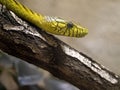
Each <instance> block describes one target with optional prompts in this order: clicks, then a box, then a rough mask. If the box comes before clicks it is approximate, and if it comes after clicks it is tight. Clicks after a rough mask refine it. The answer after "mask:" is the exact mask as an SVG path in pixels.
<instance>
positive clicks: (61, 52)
mask: <svg viewBox="0 0 120 90" xmlns="http://www.w3.org/2000/svg"><path fill="white" fill-rule="evenodd" d="M0 9H1V6H0ZM0 49H1V50H2V51H4V52H6V53H8V54H10V55H13V56H15V57H18V58H21V59H23V60H24V61H27V62H29V63H31V64H34V65H36V66H38V67H40V68H43V69H45V70H47V71H49V72H51V73H52V74H53V75H54V76H56V77H58V78H60V79H63V80H66V81H68V82H70V83H71V84H73V85H75V86H77V87H78V88H80V90H120V77H119V76H117V75H115V74H114V73H112V72H110V71H109V70H107V69H106V68H105V67H103V66H102V65H100V64H98V63H97V62H95V61H94V60H92V58H90V57H88V56H87V55H85V54H83V53H82V52H79V51H77V50H75V49H73V48H72V47H70V46H69V45H67V44H65V43H64V42H62V41H60V40H59V39H57V38H55V37H54V36H52V35H50V34H47V33H46V32H44V31H42V30H41V29H38V28H36V27H35V26H33V25H31V24H29V23H27V22H25V21H23V20H21V19H20V18H18V17H17V16H15V15H14V14H13V13H12V12H9V11H8V10H6V9H5V7H4V8H2V9H1V11H0Z"/></svg>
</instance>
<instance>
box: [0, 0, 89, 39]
mask: <svg viewBox="0 0 120 90" xmlns="http://www.w3.org/2000/svg"><path fill="white" fill-rule="evenodd" d="M0 3H1V4H2V5H5V6H6V8H7V9H9V10H11V11H12V12H14V13H15V14H16V15H17V16H19V17H20V18H22V19H24V20H26V21H28V22H30V23H32V24H34V25H36V26H37V27H39V28H42V30H45V31H46V32H49V33H52V34H56V35H63V36H70V37H83V36H85V35H86V34H87V33H88V29H86V28H83V27H81V26H80V25H77V24H75V23H73V22H68V21H66V20H63V19H61V18H58V17H49V16H44V15H41V14H38V13H36V12H34V11H32V10H30V9H29V8H27V7H25V6H24V5H22V4H21V3H19V2H18V1H16V0H0Z"/></svg>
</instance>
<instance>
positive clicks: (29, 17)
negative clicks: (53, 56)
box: [0, 0, 44, 27]
mask: <svg viewBox="0 0 120 90" xmlns="http://www.w3.org/2000/svg"><path fill="white" fill-rule="evenodd" d="M0 3H1V4H3V5H5V6H6V7H7V9H9V10H11V11H13V12H14V13H15V14H16V15H17V16H19V17H21V18H22V19H24V20H26V21H29V22H31V23H33V24H35V25H37V26H38V27H40V25H41V23H42V20H43V19H44V17H43V15H41V14H37V13H35V12H33V11H32V10H30V9H29V8H27V7H25V6H24V5H22V4H20V3H19V2H17V1H16V0H0Z"/></svg>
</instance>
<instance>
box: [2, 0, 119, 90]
mask: <svg viewBox="0 0 120 90" xmlns="http://www.w3.org/2000/svg"><path fill="white" fill-rule="evenodd" d="M19 1H20V2H21V3H22V4H24V5H26V6H28V7H29V8H31V9H32V10H34V11H36V12H38V13H41V14H43V15H47V16H57V17H61V18H64V19H66V20H68V21H69V20H70V21H74V22H76V23H80V25H82V26H84V27H86V28H88V29H89V33H88V35H87V36H85V37H84V38H70V37H63V36H56V37H58V38H59V39H61V40H62V41H64V42H66V43H67V44H69V45H70V46H72V47H74V48H75V49H77V50H78V51H80V52H83V53H85V54H86V55H88V56H90V57H91V58H93V59H94V60H95V61H97V62H98V63H100V64H102V65H104V66H105V67H106V68H108V69H110V71H113V72H114V73H116V74H118V75H120V69H119V68H120V41H119V39H120V30H119V29H120V23H119V20H120V12H119V8H120V1H119V0H19ZM1 56H6V55H4V54H1ZM7 57H9V56H7ZM5 60H8V58H7V59H5ZM5 60H4V61H5ZM12 60H13V58H12ZM0 61H1V59H0ZM18 61H19V60H18ZM6 62H8V61H6ZM13 62H14V63H13ZM0 63H1V62H0ZM2 64H5V63H2ZM21 65H22V66H21ZM11 66H12V67H14V68H15V71H16V73H17V75H18V76H19V77H17V80H18V81H17V82H18V83H19V84H20V85H28V84H29V85H34V84H35V83H36V82H37V80H36V77H42V79H41V78H40V81H41V80H42V84H39V85H40V86H42V87H45V85H46V84H47V86H48V88H49V89H48V88H47V89H45V88H44V90H78V89H77V88H75V87H74V86H71V85H70V84H68V83H66V82H64V81H59V80H58V79H56V78H54V77H53V76H51V75H50V74H49V73H48V72H47V73H46V71H43V70H41V69H40V70H39V71H40V72H39V71H36V69H34V70H33V71H30V69H27V70H28V73H24V72H25V71H26V70H25V71H23V69H21V67H22V68H23V66H25V67H24V68H31V66H30V67H29V64H23V62H22V61H19V62H17V63H16V60H15V61H12V63H11ZM34 67H35V66H34ZM32 68H33V66H32ZM36 68H37V67H36ZM13 70H14V69H13ZM37 70H38V68H37ZM35 71H36V72H35ZM32 72H33V73H32ZM43 72H45V74H44V75H43ZM39 73H41V74H39ZM24 75H25V76H26V75H28V76H27V79H26V78H23V77H25V76H24ZM30 75H31V76H30ZM36 75H37V76H36ZM29 76H30V77H29ZM34 76H35V77H34ZM31 77H32V80H33V79H34V80H35V82H32V83H30V82H31V79H29V78H31ZM46 77H47V81H46V82H44V83H43V81H44V80H43V78H46ZM48 77H50V78H49V79H48ZM51 78H52V79H51ZM3 81H4V80H3ZM51 82H52V84H50V83H51ZM56 82H57V83H56ZM48 83H49V84H48ZM53 83H54V84H53ZM55 84H57V85H58V86H57V85H55ZM1 85H2V84H1ZM50 86H56V87H54V89H53V88H51V87H50ZM36 87H37V86H33V87H32V88H36ZM68 87H70V88H68ZM25 88H26V87H25ZM0 90H2V89H0ZM21 90H22V89H21ZM27 90H28V89H27ZM29 90H43V89H29Z"/></svg>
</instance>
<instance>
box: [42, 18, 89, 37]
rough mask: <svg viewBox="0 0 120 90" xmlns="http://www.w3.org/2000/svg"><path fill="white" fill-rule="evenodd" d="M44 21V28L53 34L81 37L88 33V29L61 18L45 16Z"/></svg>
mask: <svg viewBox="0 0 120 90" xmlns="http://www.w3.org/2000/svg"><path fill="white" fill-rule="evenodd" d="M43 21H44V22H43V26H44V27H45V28H44V29H45V30H46V31H47V32H50V33H52V34H57V35H63V36H70V37H78V38H79V37H83V36H85V35H86V34H87V33H88V29H86V28H83V27H81V26H80V25H78V24H75V23H73V22H68V21H65V20H63V19H61V18H57V17H49V16H45V17H44V20H43Z"/></svg>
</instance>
